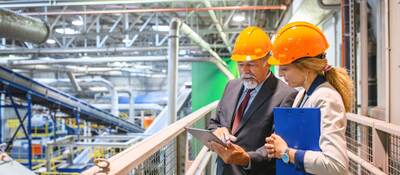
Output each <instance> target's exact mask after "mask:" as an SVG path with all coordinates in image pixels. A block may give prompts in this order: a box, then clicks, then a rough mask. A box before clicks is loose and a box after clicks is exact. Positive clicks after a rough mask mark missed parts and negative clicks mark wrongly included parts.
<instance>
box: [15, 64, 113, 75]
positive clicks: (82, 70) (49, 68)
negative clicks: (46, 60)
mask: <svg viewBox="0 0 400 175" xmlns="http://www.w3.org/2000/svg"><path fill="white" fill-rule="evenodd" d="M9 67H11V68H13V69H27V70H34V71H55V72H74V73H90V72H108V71H117V70H121V69H120V68H109V67H82V66H60V65H52V66H49V65H34V64H31V65H11V66H9Z"/></svg>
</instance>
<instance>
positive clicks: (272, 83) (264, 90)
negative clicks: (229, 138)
mask: <svg viewBox="0 0 400 175" xmlns="http://www.w3.org/2000/svg"><path fill="white" fill-rule="evenodd" d="M277 83H278V80H277V79H276V77H275V76H274V75H273V74H271V75H270V77H268V79H267V80H266V81H265V82H264V84H263V85H262V87H261V89H260V91H258V93H257V95H256V96H255V98H254V100H253V102H252V103H251V104H250V106H249V109H247V111H246V113H245V114H244V116H243V118H242V120H241V121H240V123H239V127H238V129H237V131H236V133H234V134H235V135H236V134H237V133H239V132H240V130H241V129H242V127H243V126H244V125H245V124H246V123H247V121H248V120H249V119H250V118H251V117H252V116H253V114H254V112H255V111H257V109H258V108H259V107H260V106H261V105H262V104H264V103H265V102H267V101H269V100H270V97H271V95H272V94H273V93H274V91H275V88H276V85H277Z"/></svg>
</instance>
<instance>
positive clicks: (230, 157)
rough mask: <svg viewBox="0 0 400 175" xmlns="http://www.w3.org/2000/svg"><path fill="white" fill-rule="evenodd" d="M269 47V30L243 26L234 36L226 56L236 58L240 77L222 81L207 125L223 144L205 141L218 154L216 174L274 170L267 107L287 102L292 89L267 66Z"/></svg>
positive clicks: (256, 173) (254, 173) (270, 118)
mask: <svg viewBox="0 0 400 175" xmlns="http://www.w3.org/2000/svg"><path fill="white" fill-rule="evenodd" d="M271 49H272V45H271V41H270V39H269V37H268V35H267V34H266V33H265V32H264V31H263V30H262V29H261V28H258V27H247V28H246V29H244V30H243V31H242V32H241V33H240V34H239V36H238V38H237V39H236V42H235V46H234V49H233V54H232V57H231V59H232V60H233V61H237V62H238V68H239V72H240V79H237V80H231V81H229V82H228V84H227V85H226V87H225V92H224V95H223V97H222V98H221V100H220V102H219V104H218V107H217V113H216V115H215V116H214V117H212V118H211V119H210V121H209V128H208V129H209V130H211V131H213V133H214V134H215V135H216V136H217V137H219V138H221V139H222V140H225V142H226V143H227V144H226V146H223V145H221V144H218V143H216V142H210V143H209V147H210V148H211V150H213V151H215V152H216V153H217V154H218V156H219V158H218V159H217V175H237V174H238V175H240V174H251V175H261V174H262V175H265V174H271V175H275V160H271V159H268V158H267V156H266V152H265V149H264V148H263V146H264V144H265V142H264V139H265V138H266V137H268V136H270V135H271V134H272V133H273V123H274V122H273V111H272V109H273V108H274V107H278V106H287V107H290V106H291V105H292V103H293V100H294V97H295V96H296V94H297V91H295V90H294V89H292V88H290V87H289V86H287V85H286V84H285V83H283V82H282V81H280V80H278V79H277V78H276V77H275V76H274V75H273V74H272V73H271V72H270V71H269V68H270V65H269V64H268V62H267V60H268V58H269V53H270V51H271Z"/></svg>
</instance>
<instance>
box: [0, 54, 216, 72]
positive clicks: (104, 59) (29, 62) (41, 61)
mask: <svg viewBox="0 0 400 175" xmlns="http://www.w3.org/2000/svg"><path fill="white" fill-rule="evenodd" d="M167 59H168V58H167V57H166V56H125V57H124V56H121V57H90V58H64V59H50V60H49V59H36V60H6V61H1V60H0V65H8V66H28V65H52V64H56V65H62V64H64V65H65V64H79V65H92V64H104V63H110V62H160V61H167ZM179 60H180V61H183V62H196V61H209V60H210V58H208V57H198V58H197V57H181V58H179ZM78 69H79V68H78Z"/></svg>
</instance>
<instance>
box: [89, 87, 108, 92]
mask: <svg viewBox="0 0 400 175" xmlns="http://www.w3.org/2000/svg"><path fill="white" fill-rule="evenodd" d="M89 90H90V91H95V92H99V91H100V92H103V91H107V90H108V89H107V88H106V87H103V86H94V87H89Z"/></svg>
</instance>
